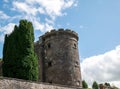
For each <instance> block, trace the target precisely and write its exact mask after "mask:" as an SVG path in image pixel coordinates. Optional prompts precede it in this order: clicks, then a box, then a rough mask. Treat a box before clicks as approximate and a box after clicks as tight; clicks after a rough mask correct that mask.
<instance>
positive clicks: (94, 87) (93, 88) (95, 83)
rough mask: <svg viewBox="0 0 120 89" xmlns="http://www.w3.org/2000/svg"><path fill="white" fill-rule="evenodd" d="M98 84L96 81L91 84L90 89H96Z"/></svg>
mask: <svg viewBox="0 0 120 89" xmlns="http://www.w3.org/2000/svg"><path fill="white" fill-rule="evenodd" d="M98 88H99V86H98V83H97V82H96V81H94V82H93V85H92V89H98Z"/></svg>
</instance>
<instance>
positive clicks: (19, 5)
mask: <svg viewBox="0 0 120 89" xmlns="http://www.w3.org/2000/svg"><path fill="white" fill-rule="evenodd" d="M13 8H14V10H18V11H20V12H24V13H25V14H28V15H33V16H35V15H36V11H37V9H36V8H34V7H31V6H30V5H28V4H27V3H24V2H17V1H14V2H13Z"/></svg>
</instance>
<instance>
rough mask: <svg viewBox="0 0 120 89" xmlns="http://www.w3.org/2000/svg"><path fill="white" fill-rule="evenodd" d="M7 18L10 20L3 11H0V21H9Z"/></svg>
mask: <svg viewBox="0 0 120 89" xmlns="http://www.w3.org/2000/svg"><path fill="white" fill-rule="evenodd" d="M9 18H10V16H8V15H7V14H5V13H4V12H3V11H0V19H2V20H4V19H9Z"/></svg>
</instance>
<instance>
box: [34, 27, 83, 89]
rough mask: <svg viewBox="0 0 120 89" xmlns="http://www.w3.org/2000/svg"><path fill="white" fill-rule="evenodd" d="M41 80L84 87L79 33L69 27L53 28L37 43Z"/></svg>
mask: <svg viewBox="0 0 120 89" xmlns="http://www.w3.org/2000/svg"><path fill="white" fill-rule="evenodd" d="M35 51H36V53H37V54H38V57H39V64H40V66H39V78H40V80H41V81H44V82H49V83H54V84H62V85H70V86H77V87H82V79H81V72H80V60H79V53H78V34H77V33H76V32H74V31H71V30H69V29H66V30H64V29H58V30H57V31H56V30H51V32H47V33H45V34H44V35H43V36H41V37H40V38H39V41H38V42H37V43H36V44H35Z"/></svg>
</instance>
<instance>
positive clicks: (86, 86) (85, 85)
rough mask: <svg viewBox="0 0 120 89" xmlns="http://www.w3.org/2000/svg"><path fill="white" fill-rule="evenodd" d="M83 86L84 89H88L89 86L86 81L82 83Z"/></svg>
mask: <svg viewBox="0 0 120 89" xmlns="http://www.w3.org/2000/svg"><path fill="white" fill-rule="evenodd" d="M82 86H83V88H88V85H87V83H86V81H85V80H83V81H82Z"/></svg>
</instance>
